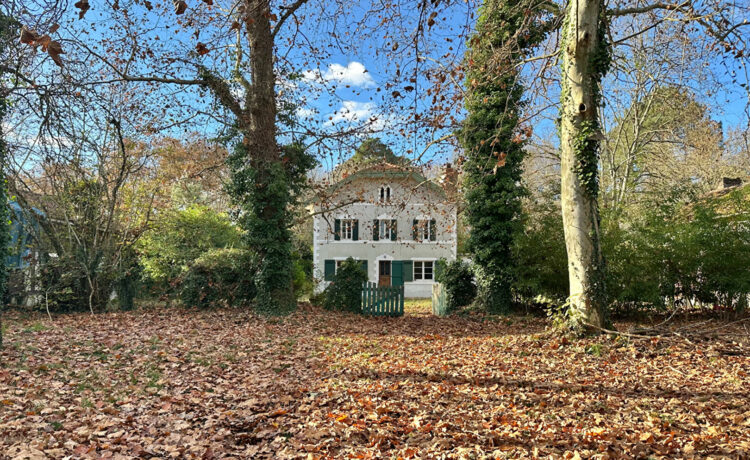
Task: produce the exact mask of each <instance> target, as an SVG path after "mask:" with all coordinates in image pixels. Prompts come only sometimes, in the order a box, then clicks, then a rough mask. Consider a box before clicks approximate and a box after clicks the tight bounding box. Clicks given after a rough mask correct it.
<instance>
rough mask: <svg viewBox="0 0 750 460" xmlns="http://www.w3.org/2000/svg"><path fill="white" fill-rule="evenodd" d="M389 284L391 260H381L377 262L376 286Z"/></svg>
mask: <svg viewBox="0 0 750 460" xmlns="http://www.w3.org/2000/svg"><path fill="white" fill-rule="evenodd" d="M390 285H391V261H390V260H381V261H380V262H379V263H378V286H390Z"/></svg>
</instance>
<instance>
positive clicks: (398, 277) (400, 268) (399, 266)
mask: <svg viewBox="0 0 750 460" xmlns="http://www.w3.org/2000/svg"><path fill="white" fill-rule="evenodd" d="M403 284H404V263H403V262H402V261H400V260H394V261H393V262H391V286H401V285H403Z"/></svg>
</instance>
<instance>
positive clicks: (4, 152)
mask: <svg viewBox="0 0 750 460" xmlns="http://www.w3.org/2000/svg"><path fill="white" fill-rule="evenodd" d="M18 27H19V25H18V22H17V21H15V20H14V19H13V18H11V17H9V16H6V15H4V14H2V13H0V56H3V55H4V53H5V48H6V44H7V43H8V42H9V41H10V40H12V37H13V36H14V34H15V31H17V30H18ZM5 73H6V72H5V70H4V66H0V348H2V346H3V323H2V309H3V307H4V306H5V290H6V288H7V280H8V269H7V267H6V264H5V261H6V259H7V258H8V254H9V247H8V246H9V244H10V226H9V225H8V218H9V216H8V188H7V180H6V178H5V166H6V162H7V157H8V146H7V144H6V142H5V138H4V132H3V131H4V126H5V125H4V123H3V119H4V118H5V115H6V113H7V111H8V91H7V90H6V88H5V86H4V81H5V78H4V76H5Z"/></svg>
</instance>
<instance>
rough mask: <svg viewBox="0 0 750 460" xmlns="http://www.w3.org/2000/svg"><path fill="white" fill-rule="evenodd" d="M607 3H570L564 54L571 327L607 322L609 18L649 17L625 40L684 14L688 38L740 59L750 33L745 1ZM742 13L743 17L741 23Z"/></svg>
mask: <svg viewBox="0 0 750 460" xmlns="http://www.w3.org/2000/svg"><path fill="white" fill-rule="evenodd" d="M618 6H619V5H608V6H605V2H603V1H602V0H579V1H576V2H568V3H567V5H566V6H565V10H564V12H563V13H562V14H563V17H564V21H563V26H562V34H561V40H560V44H559V54H560V55H561V78H560V80H561V91H560V116H559V124H560V126H559V130H560V157H561V158H560V160H561V161H560V162H561V176H562V184H561V185H562V190H561V200H562V216H563V227H564V231H565V244H566V248H567V253H568V278H569V284H570V297H569V300H568V301H569V305H570V307H569V309H568V318H569V326H570V327H571V328H572V329H574V330H577V331H580V332H587V331H598V330H600V329H601V328H603V327H604V326H605V325H606V303H607V297H606V286H605V281H606V276H605V264H604V259H603V257H602V254H601V247H600V234H601V232H600V225H599V207H598V195H599V172H598V167H599V153H600V144H601V139H602V137H603V136H602V133H601V129H600V121H599V120H600V112H599V110H600V106H601V103H602V96H601V83H602V79H603V77H604V76H605V75H606V74H607V72H608V71H609V68H610V62H611V51H612V49H611V47H612V44H611V43H609V41H608V37H609V36H610V35H611V27H610V22H611V21H614V20H616V19H617V18H628V20H630V21H632V22H633V23H634V24H635V23H636V21H635V17H637V16H641V15H647V17H649V18H650V19H649V20H648V21H647V23H645V24H643V25H642V27H640V25H641V24H640V23H638V24H639V28H638V30H636V31H634V32H631V33H629V34H628V35H627V36H625V37H623V38H620V39H618V40H616V42H615V43H616V44H617V43H623V42H627V41H628V40H631V39H632V38H634V37H638V36H640V35H641V34H643V33H645V32H646V31H648V30H650V29H652V28H654V27H658V26H659V25H660V24H662V23H670V22H671V21H673V20H679V21H681V22H682V23H683V24H689V25H690V26H689V27H683V28H682V30H680V31H679V33H680V34H681V35H682V36H683V37H685V38H689V37H690V35H691V34H695V33H698V30H697V29H698V28H702V29H703V30H702V32H703V34H705V35H708V36H710V37H712V38H713V40H714V44H713V45H712V46H716V45H718V46H720V47H721V48H723V49H724V50H725V51H726V52H729V53H732V54H734V55H735V57H736V58H738V59H739V58H743V56H744V55H745V48H746V47H747V45H748V43H747V38H746V37H745V36H744V35H743V34H742V32H741V28H742V27H743V26H747V25H750V22H748V20H747V17H746V16H744V17H743V13H747V11H748V10H747V7H746V6H744V5H741V4H738V3H736V2H733V1H726V2H721V1H717V2H709V3H707V4H699V3H691V2H682V3H669V2H653V3H650V4H645V5H643V6H631V5H630V4H629V3H627V2H626V3H625V5H623V6H622V7H618ZM737 18H739V21H737Z"/></svg>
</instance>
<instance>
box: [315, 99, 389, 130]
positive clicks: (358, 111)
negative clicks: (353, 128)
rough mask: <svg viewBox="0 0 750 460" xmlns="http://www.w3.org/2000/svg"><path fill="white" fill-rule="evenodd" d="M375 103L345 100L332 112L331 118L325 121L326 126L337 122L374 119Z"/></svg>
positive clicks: (358, 121)
mask: <svg viewBox="0 0 750 460" xmlns="http://www.w3.org/2000/svg"><path fill="white" fill-rule="evenodd" d="M375 107H376V106H375V104H374V103H372V102H357V101H344V102H343V103H342V104H341V108H340V109H338V110H337V111H336V112H334V113H333V114H331V116H330V119H329V120H328V121H326V122H325V125H326V126H333V125H335V124H337V123H341V122H344V123H361V122H364V121H372V120H371V118H372V117H373V115H374V113H375Z"/></svg>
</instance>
